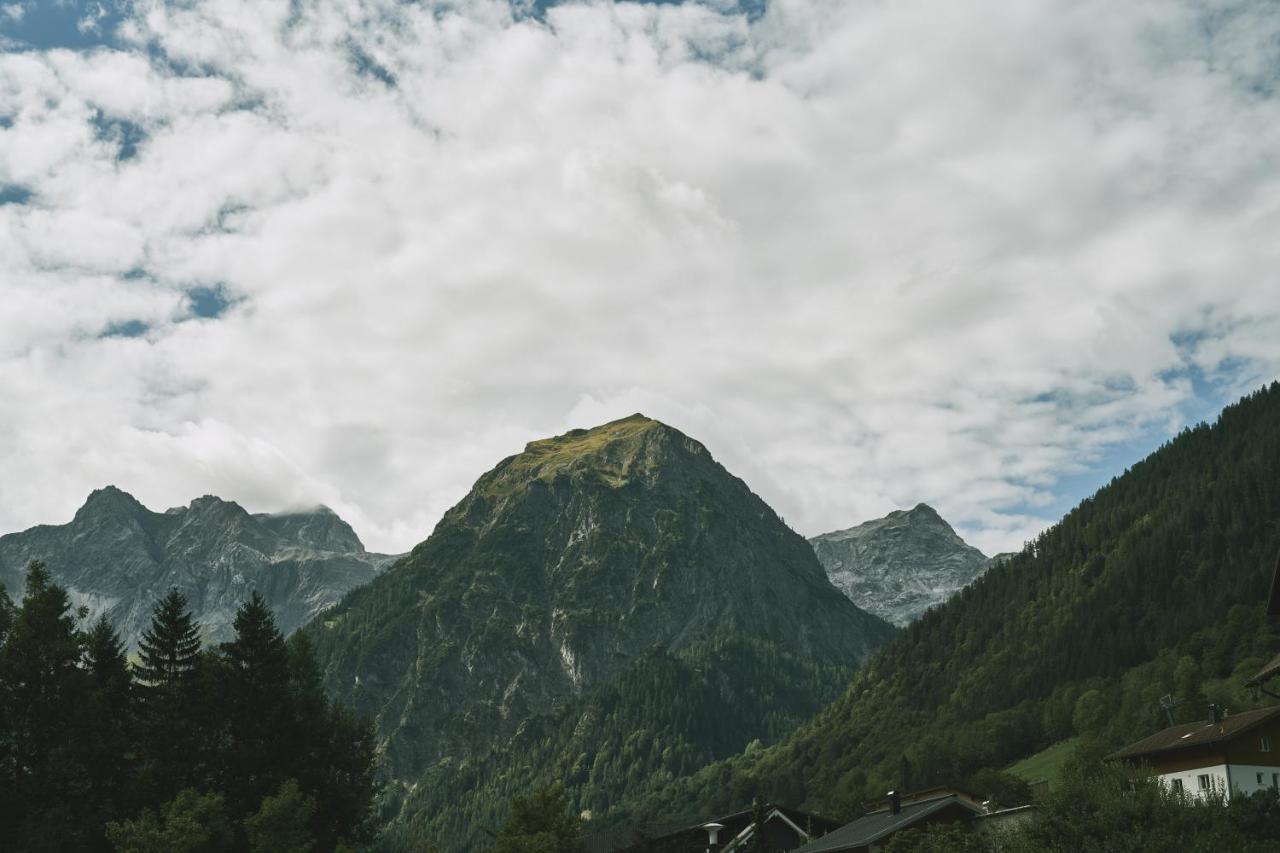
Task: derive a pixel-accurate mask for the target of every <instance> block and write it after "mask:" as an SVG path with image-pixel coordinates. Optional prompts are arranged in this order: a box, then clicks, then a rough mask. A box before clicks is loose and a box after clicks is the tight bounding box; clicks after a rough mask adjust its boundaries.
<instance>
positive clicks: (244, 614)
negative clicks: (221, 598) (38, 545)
mask: <svg viewBox="0 0 1280 853" xmlns="http://www.w3.org/2000/svg"><path fill="white" fill-rule="evenodd" d="M85 615H86V614H85V611H84V609H83V608H81V609H80V610H78V611H77V610H75V609H74V608H73V607H72V603H71V600H70V598H69V597H68V595H67V592H66V590H65V589H63V588H62V587H60V586H58V585H56V584H54V583H53V582H52V581H51V579H50V575H49V572H48V570H47V569H46V568H45V567H44V566H43V565H42V564H40V563H38V562H37V563H32V564H31V566H30V568H29V569H28V573H27V579H26V589H25V594H24V596H23V599H22V603H21V604H20V605H15V604H14V602H13V601H12V599H11V598H10V597H9V596H8V594H7V593H6V592H5V591H4V590H3V587H0V851H11V850H12V851H24V853H27V852H28V851H31V853H34V852H35V851H81V850H87V851H97V850H120V851H127V853H160V851H165V853H170V851H175V852H176V851H192V852H193V853H194V852H195V851H210V853H213V851H241V850H245V851H263V853H266V851H271V853H302V851H307V853H327V851H332V850H337V849H343V848H346V847H348V846H350V845H359V844H362V843H364V842H366V841H368V840H369V839H370V837H371V833H372V830H371V826H372V824H371V811H372V803H373V798H374V795H375V793H376V784H375V780H374V773H373V762H374V739H373V732H372V729H371V727H370V726H369V724H368V723H367V722H365V721H364V720H362V719H359V718H356V717H354V716H353V715H352V714H350V713H349V712H348V711H346V710H345V709H344V708H342V707H341V706H339V705H336V704H335V703H333V702H331V701H329V700H328V698H327V697H326V696H325V694H324V691H323V689H322V687H321V683H320V674H319V671H318V669H317V667H316V664H315V661H314V658H313V655H312V651H311V647H310V642H309V640H308V639H307V637H306V635H305V634H304V633H301V632H299V633H297V634H295V635H294V636H293V637H291V638H290V639H288V640H287V641H286V640H285V639H284V637H283V636H282V635H281V634H280V631H279V630H278V629H277V628H276V625H275V620H274V618H273V617H272V615H271V611H270V609H269V608H268V607H267V604H266V602H265V601H264V600H263V599H262V597H261V596H259V595H258V594H257V593H254V595H253V596H252V597H251V598H250V599H249V600H248V601H247V602H245V603H244V604H243V605H242V606H241V607H240V610H239V611H238V613H237V614H236V619H235V638H234V639H233V640H231V641H230V642H227V643H223V644H222V645H220V646H218V647H216V648H207V647H203V646H202V643H201V640H200V626H199V624H198V623H197V622H196V621H195V620H194V619H193V618H192V615H191V612H190V611H189V610H188V609H187V602H186V599H185V598H184V596H183V595H182V594H181V593H180V592H178V591H177V590H171V591H170V592H169V593H168V595H166V596H165V597H164V598H163V599H162V600H161V601H160V602H159V603H158V604H157V605H156V607H155V611H154V614H153V617H152V623H151V626H150V628H149V629H148V630H147V632H146V633H145V635H144V637H143V640H142V642H141V643H140V646H139V649H138V653H137V660H136V662H134V663H133V665H130V661H129V658H128V655H127V653H126V649H125V647H124V644H123V643H122V642H121V640H120V637H119V635H118V634H116V632H115V630H114V629H113V628H112V626H111V624H110V623H109V622H107V621H106V620H105V619H99V620H98V621H97V622H95V623H93V624H92V625H91V626H89V627H88V628H84V627H82V623H83V622H84V619H85Z"/></svg>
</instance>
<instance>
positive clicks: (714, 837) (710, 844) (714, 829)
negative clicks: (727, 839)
mask: <svg viewBox="0 0 1280 853" xmlns="http://www.w3.org/2000/svg"><path fill="white" fill-rule="evenodd" d="M702 828H703V829H705V830H706V831H707V850H719V849H720V830H722V829H724V824H723V823H704V824H703V825H702Z"/></svg>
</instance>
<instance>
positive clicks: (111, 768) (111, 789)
mask: <svg viewBox="0 0 1280 853" xmlns="http://www.w3.org/2000/svg"><path fill="white" fill-rule="evenodd" d="M84 667H85V671H86V673H87V674H88V677H89V696H88V702H89V705H88V712H89V714H90V716H91V718H92V720H93V736H92V737H90V738H87V739H86V741H85V743H84V744H83V749H84V757H85V771H86V781H87V786H88V805H89V808H90V811H91V824H92V826H93V827H94V834H95V838H94V846H95V847H97V848H99V849H103V850H107V849H110V848H109V846H108V845H107V843H106V840H105V837H103V836H101V835H99V834H98V829H97V828H98V827H101V826H103V825H105V824H106V823H107V821H110V820H116V819H118V818H121V817H124V816H127V815H129V814H131V813H132V812H133V809H134V806H135V803H134V802H133V798H132V796H131V794H132V793H133V783H134V781H135V778H134V777H135V775H136V767H135V763H136V759H135V755H134V747H133V739H134V736H135V734H136V731H135V730H136V716H135V711H136V709H135V707H134V704H135V703H134V689H133V678H132V676H131V674H130V672H129V663H128V658H127V655H126V653H125V647H124V643H123V642H122V641H121V639H120V635H119V634H117V633H116V632H115V629H114V628H112V627H111V623H110V622H108V621H107V618H106V617H105V616H103V617H100V618H99V619H98V621H97V622H95V623H94V624H93V627H91V628H90V629H89V632H88V633H87V634H86V635H85V661H84Z"/></svg>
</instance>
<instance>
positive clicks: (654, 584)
mask: <svg viewBox="0 0 1280 853" xmlns="http://www.w3.org/2000/svg"><path fill="white" fill-rule="evenodd" d="M309 631H310V633H312V634H313V636H314V638H315V643H316V647H317V651H318V653H319V655H320V657H321V660H322V663H323V666H324V671H325V677H326V680H327V683H328V686H329V687H330V689H331V690H332V691H333V692H334V693H335V694H337V695H338V696H339V697H341V698H342V699H343V700H345V701H347V702H349V703H350V704H353V705H355V706H356V707H358V708H361V709H363V710H365V711H367V712H368V713H370V714H371V715H374V716H375V717H376V719H377V723H378V728H379V733H380V736H381V737H382V738H383V740H384V742H385V747H386V749H385V755H386V765H387V769H388V771H389V773H390V774H391V775H392V777H393V778H394V780H395V782H396V785H395V786H393V788H392V797H391V798H390V799H389V802H388V815H389V816H390V815H395V814H401V815H402V818H403V820H402V821H401V824H400V825H401V828H402V829H404V828H406V827H407V828H408V830H409V831H410V832H412V833H413V834H416V835H419V836H425V837H431V838H433V839H434V840H435V842H436V843H437V844H440V845H442V846H446V847H449V848H453V849H468V848H469V847H474V846H475V841H476V839H478V838H483V837H484V836H483V829H484V828H485V827H486V826H489V827H491V826H493V825H495V823H496V821H497V820H498V819H499V818H500V817H501V815H502V811H503V809H504V808H505V807H506V804H507V801H508V798H509V797H510V795H511V793H513V792H515V793H521V792H523V790H522V788H523V787H524V786H525V785H527V784H528V783H530V782H534V781H550V780H564V781H567V782H568V783H569V785H570V787H571V796H572V797H573V798H574V799H575V802H577V803H580V804H581V807H582V808H597V809H598V808H603V807H605V806H607V805H608V804H609V803H612V802H616V801H618V800H619V799H620V798H621V797H622V796H624V795H626V794H629V793H631V794H634V793H637V792H641V791H644V790H648V789H649V788H651V787H653V786H654V785H655V784H657V783H660V782H665V781H668V780H670V779H671V778H674V777H675V776H676V775H678V774H681V773H687V772H691V771H692V770H694V769H695V768H697V767H698V766H701V765H702V764H705V763H706V762H708V761H711V760H714V759H715V758H719V757H723V756H724V755H727V754H731V753H733V752H737V751H740V750H741V749H743V748H744V747H746V746H747V745H748V743H749V741H750V740H752V739H757V738H758V739H763V740H769V739H772V738H776V737H778V736H781V735H782V734H784V733H785V732H787V731H789V730H791V729H792V728H793V727H794V726H795V725H797V724H799V723H800V722H801V721H802V720H804V719H807V718H808V717H810V716H811V715H812V714H813V713H814V712H816V710H817V709H818V708H819V707H820V706H821V704H822V703H823V702H825V701H826V700H828V699H829V698H834V696H835V695H836V693H837V692H838V689H839V686H840V685H842V684H844V683H847V680H848V677H849V676H850V675H851V674H852V672H853V670H854V668H855V667H856V666H857V665H858V664H860V663H861V662H862V661H863V660H864V659H865V658H866V657H867V656H868V655H869V654H870V652H871V651H872V650H873V649H874V648H876V647H877V646H879V645H880V644H882V643H883V642H884V641H885V640H886V639H888V637H889V636H891V635H892V633H893V628H892V627H891V626H890V625H888V624H887V623H885V622H883V621H882V620H880V619H878V618H876V617H874V616H871V615H869V614H867V613H864V612H863V611H861V610H859V609H858V608H857V607H856V606H855V605H853V604H852V603H851V602H850V601H849V600H848V599H847V598H846V597H845V596H844V595H842V594H841V593H840V592H839V591H838V590H836V589H835V588H834V587H833V586H832V585H831V584H830V582H829V581H828V580H827V578H826V575H825V574H824V572H823V570H822V567H821V566H820V565H819V564H818V561H817V558H816V557H815V556H814V554H813V551H812V549H811V548H810V547H809V545H808V543H806V542H805V540H804V539H803V538H801V537H800V536H799V535H798V534H796V533H795V532H793V531H791V530H790V529H788V528H787V527H786V525H784V524H783V523H782V521H781V520H780V519H779V518H778V517H777V515H776V514H775V513H774V512H773V511H772V510H771V509H770V508H769V507H768V506H767V505H766V504H765V503H764V502H763V501H761V500H760V498H758V497H757V496H756V495H754V494H753V493H752V492H751V491H750V490H749V489H748V488H747V486H746V484H745V483H743V482H742V481H741V480H739V479H737V478H736V477H734V476H732V475H731V474H729V472H727V471H726V470H725V469H724V468H723V467H721V466H720V465H719V464H718V463H716V462H715V461H714V460H713V459H712V458H711V455H710V454H709V453H708V452H707V450H706V448H704V447H703V446H702V445H701V444H699V443H698V442H696V441H694V440H692V439H690V438H689V437H687V436H685V435H683V434H682V433H680V432H678V431H677V430H674V429H672V428H670V427H668V426H665V425H663V424H661V423H658V422H656V421H653V420H650V419H648V418H645V417H643V416H640V415H636V416H633V417H630V418H626V419H623V420H621V421H615V422H613V423H610V424H606V425H604V426H601V427H597V428H595V429H592V430H589V431H587V430H575V431H573V432H570V433H567V434H565V435H562V436H558V437H556V438H552V439H546V440H544V441H537V442H532V443H531V444H529V445H528V447H526V449H525V451H524V452H523V453H521V454H519V455H517V456H513V457H510V458H508V459H505V460H503V461H502V462H501V463H499V465H498V466H497V467H496V468H494V469H493V470H492V471H490V472H489V473H487V474H485V475H484V476H483V477H481V478H480V480H479V481H478V482H477V483H476V485H475V487H474V488H473V489H472V491H471V492H470V494H468V495H467V496H466V497H465V498H464V499H463V500H462V501H461V502H460V503H459V504H458V505H457V506H455V507H454V508H453V509H451V510H449V512H448V513H446V515H445V517H444V518H443V519H442V520H441V522H440V524H439V525H438V526H437V527H436V529H435V531H434V532H433V533H432V535H431V537H430V538H429V539H427V540H426V541H425V542H423V543H422V544H421V545H419V546H418V547H417V548H415V549H414V550H413V552H412V553H411V554H410V555H409V556H408V557H406V558H405V559H404V560H403V561H401V562H400V563H398V564H397V565H396V566H395V567H393V568H392V569H391V570H389V571H388V572H387V573H386V574H385V575H383V576H382V577H380V578H379V579H378V580H377V581H375V582H374V583H372V584H370V585H369V586H367V587H365V588H362V589H360V590H357V591H355V592H353V593H352V594H351V595H349V596H348V597H347V598H346V599H344V601H343V602H342V603H341V604H340V605H339V606H338V607H336V608H335V609H334V610H332V611H330V612H328V613H325V614H322V615H321V617H319V619H317V621H316V623H315V624H314V625H313V626H312V628H310V629H309ZM397 793H398V794H400V795H401V796H402V797H403V799H401V797H398V796H396V794H397Z"/></svg>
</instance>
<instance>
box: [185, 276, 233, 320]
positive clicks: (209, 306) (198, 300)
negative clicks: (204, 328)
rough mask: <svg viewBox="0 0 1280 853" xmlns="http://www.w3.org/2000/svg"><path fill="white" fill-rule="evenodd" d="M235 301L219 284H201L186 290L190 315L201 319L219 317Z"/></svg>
mask: <svg viewBox="0 0 1280 853" xmlns="http://www.w3.org/2000/svg"><path fill="white" fill-rule="evenodd" d="M236 301H237V300H235V299H232V298H231V297H230V296H229V295H228V294H227V289H226V288H225V287H223V286H222V285H221V284H215V285H210V286H204V285H202V286H200V287H193V288H191V289H190V290H188V291H187V303H188V305H189V306H190V308H191V315H192V316H193V317H199V318H200V319H202V320H213V319H216V318H218V317H221V316H222V315H223V314H225V313H226V311H227V309H228V308H230V307H231V306H232V305H234V304H235V303H236Z"/></svg>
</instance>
